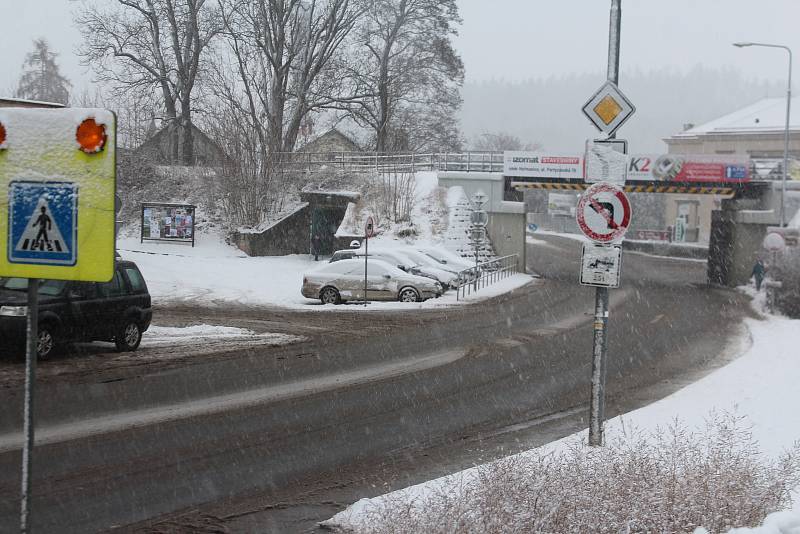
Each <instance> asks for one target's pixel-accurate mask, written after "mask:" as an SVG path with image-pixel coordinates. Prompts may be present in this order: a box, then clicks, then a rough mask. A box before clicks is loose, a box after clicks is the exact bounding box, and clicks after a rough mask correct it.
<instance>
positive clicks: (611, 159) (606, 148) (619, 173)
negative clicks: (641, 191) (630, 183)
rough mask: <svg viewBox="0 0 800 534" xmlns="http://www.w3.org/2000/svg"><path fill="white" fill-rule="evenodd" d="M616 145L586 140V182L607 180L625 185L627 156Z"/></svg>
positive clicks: (592, 182)
mask: <svg viewBox="0 0 800 534" xmlns="http://www.w3.org/2000/svg"><path fill="white" fill-rule="evenodd" d="M616 148H617V147H614V146H613V145H611V144H609V143H602V142H601V143H598V142H592V141H587V142H586V157H585V158H584V161H585V162H586V177H585V178H584V180H585V181H586V182H587V183H590V184H594V183H598V182H608V183H611V184H617V185H625V180H626V178H627V175H628V156H627V155H626V154H625V153H624V152H618V151H617V150H616Z"/></svg>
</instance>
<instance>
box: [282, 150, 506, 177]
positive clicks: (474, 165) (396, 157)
mask: <svg viewBox="0 0 800 534" xmlns="http://www.w3.org/2000/svg"><path fill="white" fill-rule="evenodd" d="M278 161H279V163H278V165H279V166H280V167H281V168H282V170H284V171H292V170H293V171H302V172H308V173H313V172H319V171H322V170H325V169H340V170H344V171H350V172H380V173H386V172H417V171H466V172H502V171H503V153H502V152H481V151H471V152H439V153H428V154H416V153H407V152H406V153H383V152H291V153H282V154H281V155H280V157H279V158H278Z"/></svg>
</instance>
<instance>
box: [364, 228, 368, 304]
mask: <svg viewBox="0 0 800 534" xmlns="http://www.w3.org/2000/svg"><path fill="white" fill-rule="evenodd" d="M368 256H369V235H367V232H364V307H365V308H366V307H367V257H368Z"/></svg>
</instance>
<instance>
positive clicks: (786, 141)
mask: <svg viewBox="0 0 800 534" xmlns="http://www.w3.org/2000/svg"><path fill="white" fill-rule="evenodd" d="M733 46H735V47H738V48H744V47H746V46H763V47H766V48H783V49H784V50H786V51H787V52H789V84H788V87H787V89H786V127H785V128H784V131H783V179H782V181H781V226H786V208H785V205H784V202H785V200H784V198H785V197H786V173H787V172H788V166H789V113H790V112H791V107H792V49H791V48H789V47H788V46H784V45H778V44H769V43H748V42H744V43H733Z"/></svg>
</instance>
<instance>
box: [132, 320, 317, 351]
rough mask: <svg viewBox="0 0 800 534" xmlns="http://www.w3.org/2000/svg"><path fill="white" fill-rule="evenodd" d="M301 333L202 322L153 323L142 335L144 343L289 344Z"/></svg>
mask: <svg viewBox="0 0 800 534" xmlns="http://www.w3.org/2000/svg"><path fill="white" fill-rule="evenodd" d="M302 340H303V338H302V337H299V336H292V335H289V334H277V333H273V332H263V333H256V332H253V331H252V330H247V329H245V328H234V327H232V326H219V325H209V324H200V325H193V326H183V327H175V326H155V325H152V326H151V327H150V328H148V329H147V331H146V332H145V333H144V334H143V335H142V346H143V347H171V346H178V345H188V344H192V345H199V344H208V343H221V342H222V343H224V342H236V343H237V344H248V345H271V346H274V345H287V344H289V343H294V342H297V341H302Z"/></svg>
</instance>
